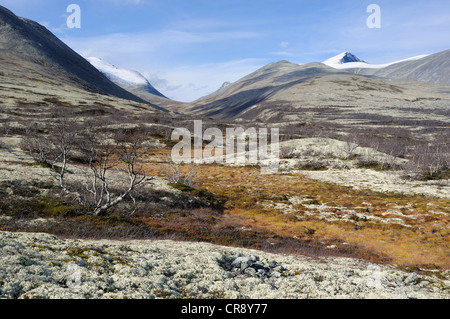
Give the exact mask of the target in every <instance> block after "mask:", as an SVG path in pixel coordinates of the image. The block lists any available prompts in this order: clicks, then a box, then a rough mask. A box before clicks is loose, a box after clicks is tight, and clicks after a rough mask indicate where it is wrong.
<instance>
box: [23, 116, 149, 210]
mask: <svg viewBox="0 0 450 319" xmlns="http://www.w3.org/2000/svg"><path fill="white" fill-rule="evenodd" d="M100 126H101V125H100V123H95V122H93V121H91V122H89V123H83V125H81V124H80V123H78V122H77V121H75V120H74V119H72V118H69V117H67V116H66V115H65V114H62V115H61V114H58V117H57V118H55V120H54V123H53V124H52V125H50V126H49V127H48V129H49V130H50V132H49V135H48V136H42V135H37V134H36V135H34V137H33V138H32V139H29V140H28V141H27V142H24V147H25V148H26V149H27V150H28V152H29V153H30V154H32V155H33V156H34V157H35V159H36V160H39V161H41V162H43V163H47V164H49V165H50V166H51V167H52V171H53V173H54V174H55V177H56V178H57V180H58V183H59V186H60V188H61V189H62V190H63V192H64V193H65V194H66V195H71V196H74V197H75V198H76V200H78V201H79V202H80V203H81V204H83V205H84V206H86V207H89V209H90V210H91V211H92V214H93V215H96V216H97V215H102V214H105V213H106V212H107V211H108V210H109V209H110V208H112V207H114V206H116V205H118V204H119V203H121V202H122V201H124V200H125V199H126V198H129V199H131V201H132V202H133V204H134V207H133V210H132V212H131V214H134V213H135V211H136V200H135V197H134V192H135V191H136V190H137V189H138V188H140V187H141V186H143V185H144V184H145V183H146V182H147V181H148V178H147V176H146V174H145V173H144V172H143V170H142V169H141V168H140V167H139V159H140V152H139V145H140V141H139V140H138V139H134V138H133V137H128V138H124V137H122V138H120V139H119V140H120V142H118V143H116V144H113V145H111V144H108V142H105V138H104V136H103V135H101V134H100V133H99V131H98V128H99V127H100ZM75 156H77V157H78V159H81V160H82V161H83V162H84V163H86V164H87V167H88V171H87V173H86V176H87V180H86V183H85V184H83V183H80V182H75V181H71V180H70V178H68V173H69V166H71V167H75V163H74V161H73V159H74V157H75ZM113 170H115V171H122V172H125V174H126V176H127V177H126V181H125V182H124V181H123V180H120V178H121V176H123V175H120V174H113Z"/></svg>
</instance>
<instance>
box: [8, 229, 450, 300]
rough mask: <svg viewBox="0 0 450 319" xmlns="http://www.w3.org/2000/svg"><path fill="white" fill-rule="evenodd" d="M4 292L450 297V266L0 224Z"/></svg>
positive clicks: (28, 295)
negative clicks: (412, 268)
mask: <svg viewBox="0 0 450 319" xmlns="http://www.w3.org/2000/svg"><path fill="white" fill-rule="evenodd" d="M0 248H1V249H0V297H1V298H24V299H25V298H51V299H56V298H58V299H59V298H64V299H72V298H177V299H179V298H213V299H217V298H252V299H255V298H258V299H259V298H260V299H264V298H272V299H273V298H276V299H278V298H321V299H323V298H327V299H328V298H371V299H372V298H373V299H376V298H382V299H393V298H395V299H399V298H420V299H422V298H433V299H450V294H449V287H450V280H449V278H450V277H449V274H448V271H447V272H444V273H443V272H439V273H438V272H436V273H433V272H428V273H427V274H426V275H424V274H423V273H419V274H417V273H407V272H403V271H400V270H397V269H395V268H393V267H391V266H385V265H376V264H371V263H368V262H365V261H361V260H356V259H348V258H333V259H331V258H328V259H311V258H307V257H303V256H286V255H274V254H269V253H264V252H261V251H255V250H246V249H240V248H230V247H221V246H215V245H212V244H205V243H187V242H174V241H128V242H118V241H82V240H64V239H59V238H56V237H54V236H51V235H47V234H32V233H9V232H0Z"/></svg>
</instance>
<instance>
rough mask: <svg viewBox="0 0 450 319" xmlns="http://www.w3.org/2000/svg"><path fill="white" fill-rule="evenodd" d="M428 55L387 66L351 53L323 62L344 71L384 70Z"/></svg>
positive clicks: (387, 64) (344, 53)
mask: <svg viewBox="0 0 450 319" xmlns="http://www.w3.org/2000/svg"><path fill="white" fill-rule="evenodd" d="M426 56H427V55H419V56H415V57H412V58H408V59H404V60H400V61H395V62H391V63H386V64H370V63H367V62H365V61H363V60H360V59H359V58H358V57H356V56H355V55H353V54H352V53H350V52H343V53H341V54H338V55H336V56H334V57H332V58H330V59H328V60H326V61H324V62H322V63H323V64H325V65H328V66H330V67H332V68H335V69H339V70H343V69H383V68H386V67H388V66H391V65H393V64H397V63H401V62H407V61H416V60H419V59H422V58H424V57H426Z"/></svg>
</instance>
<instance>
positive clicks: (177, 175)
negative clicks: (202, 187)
mask: <svg viewBox="0 0 450 319" xmlns="http://www.w3.org/2000/svg"><path fill="white" fill-rule="evenodd" d="M169 161H170V160H169ZM197 171H198V168H197V167H196V166H193V165H184V166H183V165H181V164H174V163H168V164H166V165H165V166H164V168H163V170H162V171H161V173H162V174H163V175H164V176H165V177H166V179H167V181H168V182H169V183H170V184H183V185H186V186H189V187H192V186H194V185H195V184H196V183H197V182H196V176H197Z"/></svg>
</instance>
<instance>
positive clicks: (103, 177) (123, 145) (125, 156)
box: [80, 123, 149, 216]
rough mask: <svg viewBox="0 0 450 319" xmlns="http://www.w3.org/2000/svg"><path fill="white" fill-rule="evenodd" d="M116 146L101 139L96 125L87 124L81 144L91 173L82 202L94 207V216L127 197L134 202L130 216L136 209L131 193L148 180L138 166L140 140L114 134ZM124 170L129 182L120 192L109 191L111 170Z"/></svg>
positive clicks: (111, 179) (111, 182)
mask: <svg viewBox="0 0 450 319" xmlns="http://www.w3.org/2000/svg"><path fill="white" fill-rule="evenodd" d="M117 139H118V140H120V141H121V142H119V145H108V144H107V143H103V142H101V139H100V138H99V137H98V133H97V132H96V127H94V126H93V125H92V123H90V125H89V127H88V128H87V129H86V133H85V134H84V138H83V145H82V146H81V147H80V148H81V149H82V152H83V154H84V157H85V159H86V161H87V163H88V165H89V170H90V174H89V175H88V176H89V178H88V182H87V183H86V186H85V190H86V192H87V194H88V196H86V198H85V201H86V202H87V203H88V204H89V205H90V206H92V207H93V214H94V215H96V216H97V215H102V214H105V213H106V212H107V211H108V210H109V209H110V208H112V207H114V206H116V205H118V204H119V203H120V202H122V201H123V200H125V199H126V198H127V197H128V198H130V199H131V200H132V201H133V210H132V212H131V213H130V214H131V215H132V214H134V213H135V212H136V209H137V206H136V199H135V196H134V192H135V191H136V190H137V189H138V188H140V187H141V186H143V185H144V184H145V183H146V182H147V181H148V180H149V179H148V178H147V176H146V174H145V172H143V170H142V169H141V168H140V167H139V163H138V161H139V158H140V152H139V145H140V140H139V139H133V138H125V137H123V136H121V137H117ZM112 169H116V170H121V171H123V172H125V173H126V175H127V178H128V182H127V183H126V184H125V185H126V186H125V187H124V186H122V187H121V189H120V190H119V191H116V192H113V191H112V184H113V178H112V176H111V175H110V173H111V170H112Z"/></svg>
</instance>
